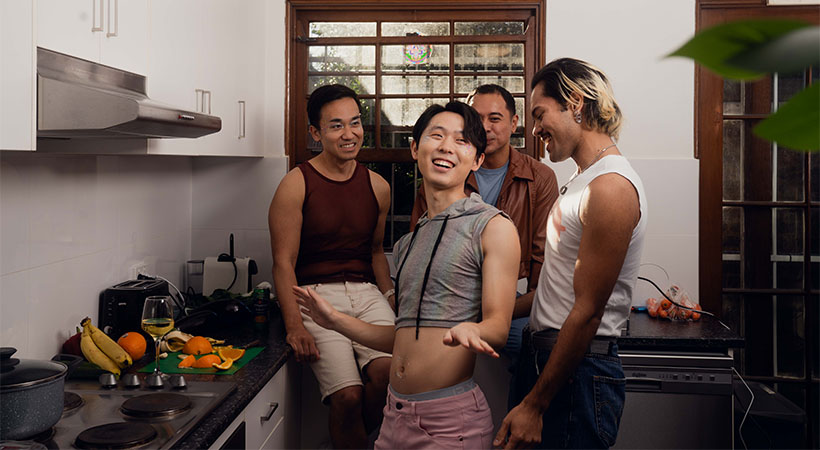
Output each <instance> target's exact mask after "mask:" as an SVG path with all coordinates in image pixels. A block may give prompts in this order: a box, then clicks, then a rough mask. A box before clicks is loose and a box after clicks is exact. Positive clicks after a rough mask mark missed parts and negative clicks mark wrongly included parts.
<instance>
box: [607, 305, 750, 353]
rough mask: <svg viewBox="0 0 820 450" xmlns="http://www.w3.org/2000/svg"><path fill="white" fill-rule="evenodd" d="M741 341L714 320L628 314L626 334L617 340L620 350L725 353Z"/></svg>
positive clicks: (707, 317) (737, 336)
mask: <svg viewBox="0 0 820 450" xmlns="http://www.w3.org/2000/svg"><path fill="white" fill-rule="evenodd" d="M744 344H745V342H744V340H743V338H742V337H740V335H739V334H738V333H737V332H736V331H734V330H729V329H726V328H725V327H724V326H723V325H721V324H720V322H718V320H717V319H715V318H714V317H709V316H706V315H703V316H702V317H701V319H700V320H699V321H697V322H672V321H670V320H663V319H655V318H652V317H649V314H646V313H635V312H633V313H631V314H630V315H629V327H628V330H627V331H626V334H624V335H622V336H621V337H619V338H618V348H619V349H620V350H624V349H629V350H681V351H685V350H707V351H711V350H716V351H721V350H727V349H729V348H739V347H743V346H744Z"/></svg>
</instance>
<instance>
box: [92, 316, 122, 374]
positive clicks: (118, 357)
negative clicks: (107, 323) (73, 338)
mask: <svg viewBox="0 0 820 450" xmlns="http://www.w3.org/2000/svg"><path fill="white" fill-rule="evenodd" d="M80 325H82V327H83V334H82V336H81V337H80V350H82V352H83V356H85V359H87V360H89V361H91V362H92V363H94V364H96V365H98V366H100V368H101V369H103V370H107V371H109V372H111V373H113V374H114V375H117V376H119V374H120V370H121V369H124V368H126V367H128V366H130V365H131V364H132V363H133V362H132V361H131V356H129V355H128V352H126V351H125V350H123V348H122V347H120V345H119V344H117V343H116V342H115V341H114V340H113V339H111V338H110V337H108V335H106V334H105V333H103V332H102V330H100V329H99V328H97V327H95V326H94V325H92V324H91V319H90V318H88V317H86V318H85V319H83V321H82V322H80Z"/></svg>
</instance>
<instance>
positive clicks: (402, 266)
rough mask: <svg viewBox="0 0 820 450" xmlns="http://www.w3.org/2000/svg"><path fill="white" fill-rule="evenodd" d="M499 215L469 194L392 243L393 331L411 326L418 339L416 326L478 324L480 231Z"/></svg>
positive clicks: (477, 196)
mask: <svg viewBox="0 0 820 450" xmlns="http://www.w3.org/2000/svg"><path fill="white" fill-rule="evenodd" d="M498 214H502V215H504V216H505V217H507V216H506V214H504V213H503V212H501V211H499V210H498V209H496V208H495V207H494V206H492V205H488V204H487V203H484V201H482V200H481V197H480V196H479V195H478V194H476V193H473V194H472V195H470V197H467V198H464V199H461V200H458V201H456V202H454V203H453V204H452V205H450V206H449V207H448V208H447V209H445V210H444V211H442V212H441V213H440V214H438V215H437V216H435V217H433V218H432V219H429V218H428V217H427V215H426V213H425V215H423V216H422V217H421V218H420V219H419V222H418V224H417V225H416V229H415V231H414V232H413V233H412V235H410V234H407V235H404V236H403V237H402V238H401V239H399V240H398V242H396V244H395V246H394V247H393V257H394V262H395V263H396V267H398V271H397V273H396V309H397V311H398V315H397V317H396V329H399V328H403V327H411V326H415V327H416V337H417V338H418V328H419V327H437V328H450V327H453V326H455V325H457V324H459V323H461V322H478V321H479V320H480V319H479V318H480V316H481V287H482V283H481V279H482V273H481V266H482V263H483V262H484V252H483V251H482V248H481V233H482V232H484V227H485V226H486V225H487V223H488V222H489V221H490V219H492V218H493V217H495V216H496V215H498ZM508 218H509V217H508ZM422 291H423V295H422Z"/></svg>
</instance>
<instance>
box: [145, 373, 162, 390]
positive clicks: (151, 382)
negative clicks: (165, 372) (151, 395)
mask: <svg viewBox="0 0 820 450" xmlns="http://www.w3.org/2000/svg"><path fill="white" fill-rule="evenodd" d="M145 384H147V385H148V387H149V388H152V389H161V388H162V386H163V384H165V383H164V382H163V381H162V375H160V374H158V373H152V374H150V375H147V376H146V377H145Z"/></svg>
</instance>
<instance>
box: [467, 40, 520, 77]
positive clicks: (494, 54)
mask: <svg viewBox="0 0 820 450" xmlns="http://www.w3.org/2000/svg"><path fill="white" fill-rule="evenodd" d="M455 70H476V71H502V70H504V71H509V70H524V44H459V45H456V49H455Z"/></svg>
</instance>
